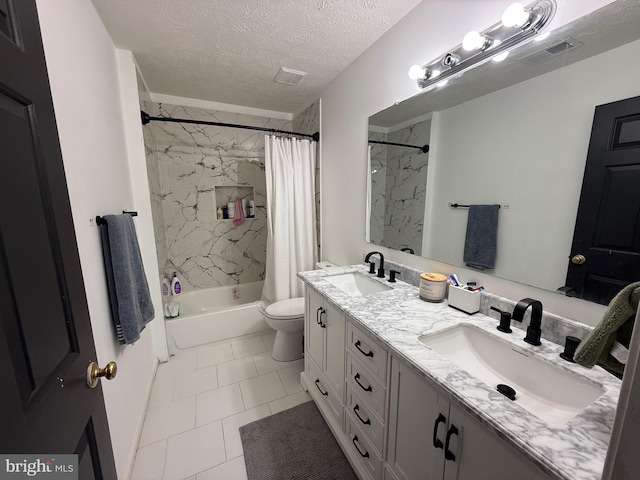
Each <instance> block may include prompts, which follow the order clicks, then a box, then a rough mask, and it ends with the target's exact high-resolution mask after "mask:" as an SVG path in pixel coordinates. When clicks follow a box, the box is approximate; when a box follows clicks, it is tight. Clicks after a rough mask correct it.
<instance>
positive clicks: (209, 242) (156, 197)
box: [145, 104, 291, 290]
mask: <svg viewBox="0 0 640 480" xmlns="http://www.w3.org/2000/svg"><path fill="white" fill-rule="evenodd" d="M155 115H157V116H164V117H173V118H189V119H195V120H208V121H215V122H224V123H234V124H240V125H252V126H258V127H266V128H275V129H282V130H291V122H289V121H286V120H279V119H273V118H266V117H257V116H251V115H245V114H238V113H230V112H222V111H214V110H205V109H201V108H193V107H183V106H176V105H169V104H155ZM150 126H151V128H152V130H153V132H154V134H155V141H156V145H157V150H156V156H157V164H158V171H159V178H160V185H159V186H158V185H157V184H154V182H153V180H150V181H151V186H152V201H153V203H154V204H156V205H155V207H154V208H155V210H157V211H158V212H160V211H162V212H163V215H162V218H163V219H164V229H163V230H164V235H165V238H166V251H167V259H166V262H165V263H164V272H165V273H166V274H167V275H170V274H171V273H172V272H173V271H176V272H178V275H180V277H181V279H182V280H183V285H184V287H185V289H187V290H189V289H202V288H210V287H216V286H221V285H235V284H238V283H246V282H253V281H258V280H263V279H264V270H265V259H266V242H267V230H266V208H265V205H266V184H265V171H264V135H265V133H264V132H259V131H254V130H244V129H237V128H228V127H215V126H207V125H197V124H181V123H163V122H152V123H151V124H150ZM145 128H148V127H145ZM150 176H151V175H150ZM236 186H245V187H246V186H253V188H254V201H255V205H256V209H255V218H248V219H246V220H245V222H244V223H243V224H241V225H239V226H237V227H236V226H234V225H233V222H232V220H231V219H224V220H218V219H217V216H216V204H215V189H216V188H217V187H218V188H219V187H236ZM228 190H229V189H227V191H226V192H225V193H228ZM241 191H242V192H243V193H242V194H243V195H244V194H245V192H246V191H247V190H246V189H242V190H241ZM219 193H220V192H219ZM154 223H155V217H154ZM158 223H160V222H158ZM156 240H157V241H158V242H160V243H161V242H162V233H158V234H157V237H156ZM160 251H161V248H159V250H158V252H159V255H160ZM160 260H161V259H160ZM161 265H163V264H162V263H161Z"/></svg>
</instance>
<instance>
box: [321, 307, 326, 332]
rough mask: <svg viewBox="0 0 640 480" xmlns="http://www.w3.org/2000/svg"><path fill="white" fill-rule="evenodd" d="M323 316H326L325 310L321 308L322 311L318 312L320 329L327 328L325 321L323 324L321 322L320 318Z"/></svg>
mask: <svg viewBox="0 0 640 480" xmlns="http://www.w3.org/2000/svg"><path fill="white" fill-rule="evenodd" d="M323 315H324V316H325V318H326V316H327V309H326V308H323V309H322V311H321V312H320V326H321V327H322V328H327V322H326V321H325V322H323V321H322V316H323Z"/></svg>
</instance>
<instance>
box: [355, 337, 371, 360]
mask: <svg viewBox="0 0 640 480" xmlns="http://www.w3.org/2000/svg"><path fill="white" fill-rule="evenodd" d="M355 345H356V348H357V349H358V350H360V353H362V354H363V355H364V356H365V357H371V358H373V352H372V351H371V350H369V351H368V352H365V351H364V350H362V349H361V348H360V345H362V344H361V343H360V340H358V341H357V342H356V343H355Z"/></svg>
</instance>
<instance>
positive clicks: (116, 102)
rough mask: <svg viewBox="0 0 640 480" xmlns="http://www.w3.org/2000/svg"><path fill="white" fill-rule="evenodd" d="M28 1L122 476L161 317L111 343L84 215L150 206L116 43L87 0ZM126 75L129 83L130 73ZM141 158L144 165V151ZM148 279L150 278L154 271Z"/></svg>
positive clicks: (94, 236)
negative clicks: (141, 191) (137, 170)
mask: <svg viewBox="0 0 640 480" xmlns="http://www.w3.org/2000/svg"><path fill="white" fill-rule="evenodd" d="M36 3H37V6H38V13H39V17H40V24H41V29H42V37H43V44H44V50H45V56H46V61H47V67H48V71H49V79H50V83H51V91H52V96H53V104H54V108H55V113H56V120H57V124H58V132H59V136H60V144H61V148H62V156H63V159H64V165H65V172H66V176H67V184H68V189H69V196H70V199H71V208H72V212H73V219H74V225H75V229H76V236H77V241H78V249H79V252H80V261H81V265H82V272H83V276H84V282H85V289H86V294H87V300H88V304H89V313H90V316H91V324H92V328H93V335H94V339H95V344H96V352H97V360H98V363H99V364H100V365H101V366H103V365H105V364H106V363H107V362H109V361H111V360H115V361H116V362H117V363H118V376H117V377H116V378H115V379H114V380H112V381H110V382H106V381H103V382H102V385H103V389H104V396H105V403H106V407H107V417H108V419H109V425H110V429H111V440H112V444H113V450H114V456H115V460H116V467H117V471H118V477H119V478H122V479H124V478H128V476H129V471H130V467H131V465H132V462H133V459H134V455H135V446H136V444H137V440H138V434H139V429H140V428H141V421H142V419H143V417H142V415H143V413H144V410H145V409H146V401H147V395H148V392H149V389H150V386H151V382H152V380H153V375H154V368H155V365H156V360H155V357H154V352H153V341H152V336H153V335H152V332H151V330H152V329H153V328H154V327H155V324H157V323H159V322H162V316H161V315H162V310H161V309H158V308H157V307H156V313H157V315H158V316H157V317H156V319H155V320H154V321H153V322H152V323H151V324H150V325H149V327H147V329H146V330H145V331H144V332H143V333H142V337H141V339H140V340H139V341H138V342H136V344H135V345H133V346H120V345H118V344H117V341H116V340H115V335H114V329H113V326H112V323H111V314H110V310H109V300H108V296H107V286H106V282H105V273H104V267H103V260H102V249H101V246H100V237H99V231H98V228H97V227H95V226H90V224H89V220H90V219H91V218H95V216H96V215H103V214H112V213H118V212H120V211H122V210H131V209H135V208H138V209H139V210H141V211H143V212H144V215H148V216H149V217H150V213H148V212H147V210H143V208H142V203H140V202H139V201H138V198H135V197H134V195H133V193H132V188H131V182H132V180H135V181H138V178H137V176H138V175H137V176H136V178H133V177H132V174H131V172H130V170H129V165H128V152H127V142H126V139H125V136H124V128H123V112H122V108H121V103H120V98H121V97H120V84H119V78H118V63H117V59H116V50H115V48H114V46H113V43H112V41H111V39H110V37H109V35H108V34H107V32H106V30H105V28H104V26H103V24H102V22H101V20H100V18H99V17H98V15H97V13H96V11H95V10H94V7H93V5H92V4H91V2H89V1H87V0H56V1H52V0H37V2H36ZM130 81H131V82H132V84H133V86H132V87H131V88H134V89H135V88H136V87H135V75H134V76H133V78H131V79H130ZM135 104H136V105H137V100H136V102H135ZM141 161H142V162H143V164H144V156H143V157H142V159H141ZM144 181H145V183H146V178H145V180H144ZM148 201H149V200H148V198H147V203H148ZM149 220H150V219H149ZM136 222H137V229H138V234H139V235H140V236H141V238H143V239H144V238H153V231H152V230H150V231H148V230H149V227H148V221H147V219H144V221H143V222H142V223H141V222H140V219H138V220H136ZM147 243H148V242H147ZM154 248H155V247H154ZM141 249H142V254H143V258H144V261H145V262H147V260H148V258H149V257H150V256H155V251H149V250H148V247H147V244H146V243H145V244H143V245H141ZM148 268H150V266H149V265H147V269H148ZM156 268H157V267H156ZM150 278H151V279H153V280H155V279H156V278H157V273H156V274H155V275H154V276H153V277H150Z"/></svg>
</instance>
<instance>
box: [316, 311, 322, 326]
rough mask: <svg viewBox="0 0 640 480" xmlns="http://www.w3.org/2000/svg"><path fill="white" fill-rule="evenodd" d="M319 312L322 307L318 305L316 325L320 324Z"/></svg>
mask: <svg viewBox="0 0 640 480" xmlns="http://www.w3.org/2000/svg"><path fill="white" fill-rule="evenodd" d="M320 312H322V307H318V310H316V323H317V324H318V325H320Z"/></svg>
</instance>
